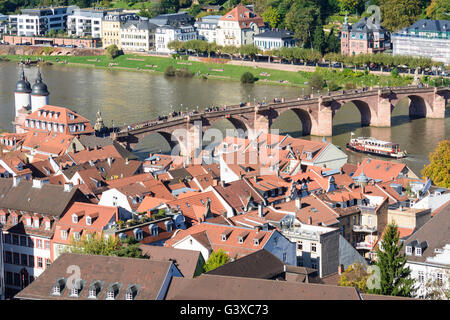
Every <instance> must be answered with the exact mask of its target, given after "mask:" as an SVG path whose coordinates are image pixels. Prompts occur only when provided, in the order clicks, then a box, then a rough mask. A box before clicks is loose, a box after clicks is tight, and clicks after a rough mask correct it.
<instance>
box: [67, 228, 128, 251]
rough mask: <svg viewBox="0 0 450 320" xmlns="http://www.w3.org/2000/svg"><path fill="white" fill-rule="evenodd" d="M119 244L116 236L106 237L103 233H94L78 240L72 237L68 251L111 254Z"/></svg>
mask: <svg viewBox="0 0 450 320" xmlns="http://www.w3.org/2000/svg"><path fill="white" fill-rule="evenodd" d="M119 246H120V242H119V239H118V238H113V237H108V238H107V239H106V238H105V236H104V234H103V233H102V234H100V235H98V234H97V233H94V234H93V235H92V236H90V237H86V236H84V237H82V238H81V239H80V240H75V239H73V238H72V241H71V244H70V247H69V250H68V251H70V252H73V253H84V254H95V255H101V256H112V255H114V252H115V251H116V250H117V249H118V248H119Z"/></svg>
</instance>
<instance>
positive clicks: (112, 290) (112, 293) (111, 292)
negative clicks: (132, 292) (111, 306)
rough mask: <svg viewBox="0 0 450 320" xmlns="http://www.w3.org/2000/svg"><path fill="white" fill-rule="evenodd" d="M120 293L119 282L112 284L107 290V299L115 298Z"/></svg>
mask: <svg viewBox="0 0 450 320" xmlns="http://www.w3.org/2000/svg"><path fill="white" fill-rule="evenodd" d="M118 293H119V286H118V284H117V283H114V284H112V285H111V286H110V287H109V288H108V290H107V291H106V300H115V299H116V296H117V294H118Z"/></svg>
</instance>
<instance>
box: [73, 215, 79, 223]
mask: <svg viewBox="0 0 450 320" xmlns="http://www.w3.org/2000/svg"><path fill="white" fill-rule="evenodd" d="M72 222H73V223H78V216H77V215H76V214H75V213H74V214H73V215H72Z"/></svg>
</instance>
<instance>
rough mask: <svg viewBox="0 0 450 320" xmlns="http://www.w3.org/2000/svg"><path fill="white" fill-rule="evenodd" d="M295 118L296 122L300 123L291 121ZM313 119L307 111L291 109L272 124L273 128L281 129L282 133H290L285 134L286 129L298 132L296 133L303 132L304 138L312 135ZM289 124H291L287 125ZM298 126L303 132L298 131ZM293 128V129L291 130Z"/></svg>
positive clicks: (281, 114) (282, 113)
mask: <svg viewBox="0 0 450 320" xmlns="http://www.w3.org/2000/svg"><path fill="white" fill-rule="evenodd" d="M293 117H294V118H295V120H298V121H291V119H292V118H293ZM313 121H314V120H313V119H312V117H311V115H310V113H309V112H308V111H307V110H304V109H301V108H291V109H288V110H285V111H283V112H281V113H280V114H279V116H278V117H277V119H275V120H274V121H273V122H272V124H271V128H277V129H280V133H281V134H283V133H289V132H284V131H285V130H286V128H287V129H288V130H296V131H295V133H298V132H301V134H302V136H309V135H310V134H311V128H312V126H313ZM286 122H289V123H286ZM297 124H300V125H301V130H298V128H297V127H294V126H296V125H297ZM286 125H287V126H286ZM291 128H293V129H291ZM294 135H296V134H294Z"/></svg>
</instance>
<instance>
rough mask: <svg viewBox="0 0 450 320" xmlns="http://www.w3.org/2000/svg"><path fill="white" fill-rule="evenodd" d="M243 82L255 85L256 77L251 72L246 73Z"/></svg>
mask: <svg viewBox="0 0 450 320" xmlns="http://www.w3.org/2000/svg"><path fill="white" fill-rule="evenodd" d="M241 82H242V83H253V82H255V77H254V76H253V74H252V73H251V72H248V71H247V72H244V73H243V74H242V75H241Z"/></svg>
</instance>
